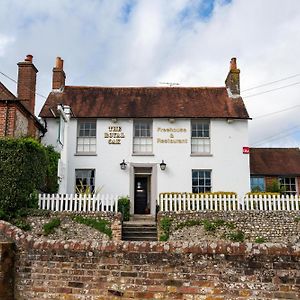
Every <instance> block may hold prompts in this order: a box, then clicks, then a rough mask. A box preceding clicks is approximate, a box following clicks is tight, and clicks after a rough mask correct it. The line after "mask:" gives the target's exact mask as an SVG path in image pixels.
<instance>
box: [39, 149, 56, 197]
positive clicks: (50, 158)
mask: <svg viewBox="0 0 300 300" xmlns="http://www.w3.org/2000/svg"><path fill="white" fill-rule="evenodd" d="M45 151H46V157H47V170H46V179H45V183H44V186H43V187H42V189H41V190H42V191H43V192H44V193H49V194H53V193H57V191H58V180H57V179H58V178H57V168H58V160H59V158H60V155H59V153H58V152H56V151H55V150H54V148H53V146H50V145H49V146H47V147H45Z"/></svg>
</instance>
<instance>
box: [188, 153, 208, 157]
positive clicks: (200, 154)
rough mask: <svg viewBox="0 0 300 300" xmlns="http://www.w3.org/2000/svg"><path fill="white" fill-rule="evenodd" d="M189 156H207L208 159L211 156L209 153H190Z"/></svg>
mask: <svg viewBox="0 0 300 300" xmlns="http://www.w3.org/2000/svg"><path fill="white" fill-rule="evenodd" d="M190 156H196V157H197V156H207V157H210V156H213V155H212V154H211V153H191V155H190Z"/></svg>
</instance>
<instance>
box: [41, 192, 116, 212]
mask: <svg viewBox="0 0 300 300" xmlns="http://www.w3.org/2000/svg"><path fill="white" fill-rule="evenodd" d="M118 198H119V197H118V196H114V195H108V194H106V195H104V194H102V195H100V194H97V195H78V194H39V208H40V209H48V210H52V211H83V212H89V211H111V212H113V211H115V212H117V211H118Z"/></svg>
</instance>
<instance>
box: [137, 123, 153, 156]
mask: <svg viewBox="0 0 300 300" xmlns="http://www.w3.org/2000/svg"><path fill="white" fill-rule="evenodd" d="M132 152H133V154H141V155H145V154H146V155H147V154H152V153H153V121H152V120H143V119H142V120H134V121H133V141H132Z"/></svg>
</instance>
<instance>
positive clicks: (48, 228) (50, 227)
mask: <svg viewBox="0 0 300 300" xmlns="http://www.w3.org/2000/svg"><path fill="white" fill-rule="evenodd" d="M59 226H60V219H58V218H53V219H51V220H50V222H48V223H46V224H44V226H43V229H44V235H49V234H51V233H54V231H55V228H58V227H59Z"/></svg>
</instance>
